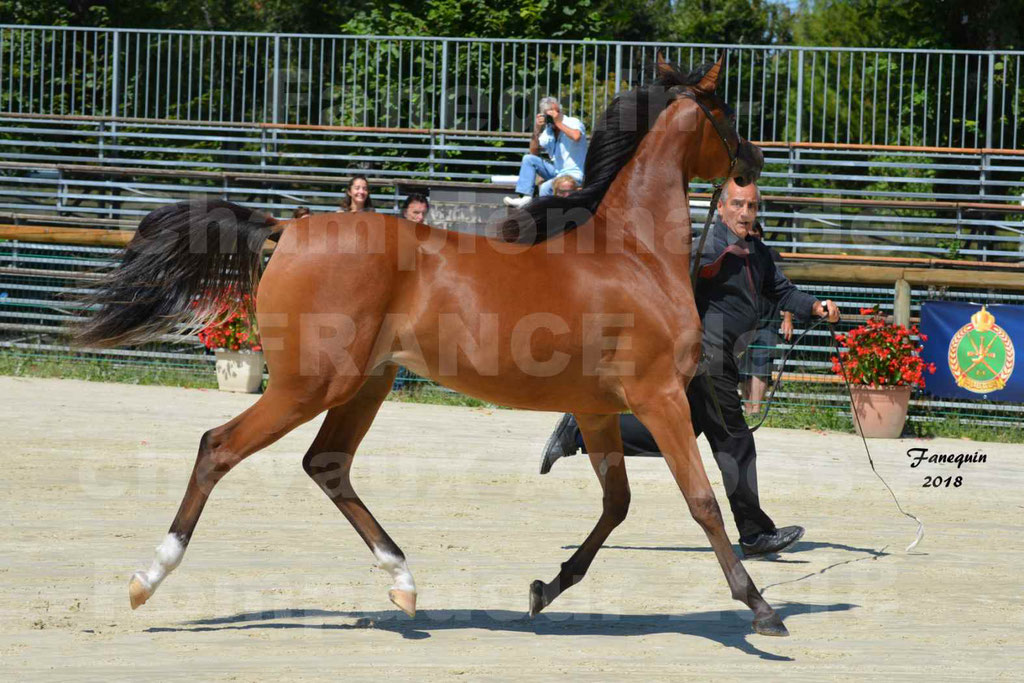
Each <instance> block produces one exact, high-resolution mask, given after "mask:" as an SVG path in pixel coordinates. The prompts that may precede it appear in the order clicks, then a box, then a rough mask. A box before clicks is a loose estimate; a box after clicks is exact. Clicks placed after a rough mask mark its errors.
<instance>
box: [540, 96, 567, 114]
mask: <svg viewBox="0 0 1024 683" xmlns="http://www.w3.org/2000/svg"><path fill="white" fill-rule="evenodd" d="M553 107H558V109H559V110H561V109H562V105H561V104H559V103H558V98H557V97H552V96H551V95H548V96H547V97H544V98H542V99H541V101H540V113H541V114H544V113H546V112H547V110H548V109H551V108H553Z"/></svg>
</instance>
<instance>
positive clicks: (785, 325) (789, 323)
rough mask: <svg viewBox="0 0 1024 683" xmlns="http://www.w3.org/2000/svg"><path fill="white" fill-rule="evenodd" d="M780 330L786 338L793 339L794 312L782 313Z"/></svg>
mask: <svg viewBox="0 0 1024 683" xmlns="http://www.w3.org/2000/svg"><path fill="white" fill-rule="evenodd" d="M779 332H781V333H782V336H783V337H785V338H786V341H793V314H792V313H789V312H788V311H787V312H786V313H784V314H783V315H782V327H781V328H779Z"/></svg>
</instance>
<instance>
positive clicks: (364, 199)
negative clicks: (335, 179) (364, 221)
mask: <svg viewBox="0 0 1024 683" xmlns="http://www.w3.org/2000/svg"><path fill="white" fill-rule="evenodd" d="M338 210H339V211H341V212H348V211H373V198H372V197H370V183H369V182H368V181H367V180H366V176H364V175H354V176H352V180H350V181H349V182H348V187H347V188H346V189H345V196H344V197H342V198H341V202H339V209H338Z"/></svg>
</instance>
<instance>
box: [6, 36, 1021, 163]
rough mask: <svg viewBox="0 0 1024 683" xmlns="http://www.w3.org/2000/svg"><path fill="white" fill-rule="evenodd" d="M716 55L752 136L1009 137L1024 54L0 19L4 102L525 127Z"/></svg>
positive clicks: (235, 118) (233, 117)
mask: <svg viewBox="0 0 1024 683" xmlns="http://www.w3.org/2000/svg"><path fill="white" fill-rule="evenodd" d="M721 50H725V52H726V64H725V66H726V68H725V73H724V75H723V80H722V85H721V92H722V94H723V95H724V97H725V99H726V100H727V101H729V102H730V103H731V104H732V105H733V106H734V107H735V109H736V111H737V124H738V127H739V130H740V132H741V133H742V134H743V135H744V136H745V137H747V138H748V139H751V140H759V141H776V142H794V141H797V142H820V143H862V144H873V145H911V146H914V145H916V146H934V147H954V148H956V147H973V148H977V147H987V148H1016V147H1017V144H1018V139H1019V137H1020V136H1021V133H1022V132H1024V131H1022V130H1021V124H1020V117H1019V113H1020V108H1021V102H1022V99H1024V91H1022V89H1021V83H1020V69H1021V56H1022V55H1024V53H1022V52H1008V51H997V52H976V51H950V50H880V49H870V48H816V47H784V46H745V45H744V46H739V45H694V44H680V43H659V44H653V43H632V42H608V41H550V40H493V39H475V38H474V39H468V38H413V37H386V36H332V35H294V34H263V33H212V32H184V31H151V30H136V29H87V28H66V27H27V26H0V84H2V90H0V113H21V114H25V113H32V114H60V115H87V116H99V115H103V116H114V117H133V118H148V119H177V120H182V121H207V122H212V121H217V122H266V123H278V124H305V125H347V126H373V127H387V128H419V129H434V130H445V129H460V130H488V131H501V132H522V131H526V130H529V128H530V126H531V125H532V118H533V114H534V113H535V110H536V103H537V102H538V101H539V98H540V97H543V96H544V95H547V94H552V95H554V96H556V97H558V98H559V99H560V100H561V102H562V103H563V107H564V109H565V111H567V112H568V113H570V114H572V115H574V116H577V117H580V118H581V119H582V120H584V122H585V123H587V124H588V125H589V126H591V127H592V126H593V124H594V123H595V122H596V119H597V117H598V115H599V114H600V112H601V111H603V109H604V108H605V106H606V105H607V104H608V103H609V102H610V101H611V99H612V97H614V95H615V94H616V93H617V92H619V91H621V90H622V89H624V88H627V87H629V86H630V85H632V84H643V83H645V82H647V81H648V80H649V79H650V77H651V72H652V69H651V66H652V64H653V63H654V61H655V59H656V56H657V55H658V54H661V55H663V56H664V57H665V58H666V59H668V60H670V61H672V62H674V63H676V64H678V65H680V66H681V67H682V68H686V69H689V68H692V67H695V66H697V65H699V64H701V63H704V62H707V61H710V60H712V59H714V58H715V57H716V56H717V55H718V53H719V51H721Z"/></svg>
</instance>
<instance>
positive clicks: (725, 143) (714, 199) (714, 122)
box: [679, 90, 740, 291]
mask: <svg viewBox="0 0 1024 683" xmlns="http://www.w3.org/2000/svg"><path fill="white" fill-rule="evenodd" d="M679 96H680V97H685V98H687V99H690V100H693V103H694V104H696V105H697V106H698V107H700V110H701V111H702V112H704V116H705V118H707V120H708V123H710V124H711V127H712V128H714V129H715V132H716V133H718V138H719V139H720V140H721V141H722V147H724V148H725V153H726V154H728V155H729V170H728V172H727V173H726V174H725V178H724V179H723V180H722V181H721V182H720V183H717V184H714V183H713V187H714V188H715V190H714V192H713V193H712V194H711V204H710V205H709V206H708V215H707V218H706V219H705V220H704V229H703V230H701V233H700V243H698V245H697V257H696V258H695V259H694V261H693V266H692V267H691V269H690V284H691V285H692V286H693V290H694V291H697V271H698V270H699V269H700V255H701V254H702V253H704V242H705V241H706V240H707V238H708V231H709V230H708V229H709V228H710V227H711V219H712V218H714V215H715V207H716V206H718V200H719V198H720V197H721V196H722V188H723V187H725V183H726V182H728V180H729V178H731V177H732V172H733V170H734V169H735V168H736V161H737V160H738V159H739V156H740V144H739V139H737V141H736V151H735V152H734V151H733V149H732V147H731V146H730V145H729V136H728V135H727V133H728V131H727V130H725V129H724V128H723V127H722V123H721V122H720V121H719V120H718V119H716V118H715V116H714V114H712V113H711V109H709V108H708V106H707V105H706V104H704V103H703V102H702V101H701V99H700V97H698V96H697V95H696V93H694V92H693V91H692V90H683V91H682V92H680V93H679Z"/></svg>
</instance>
